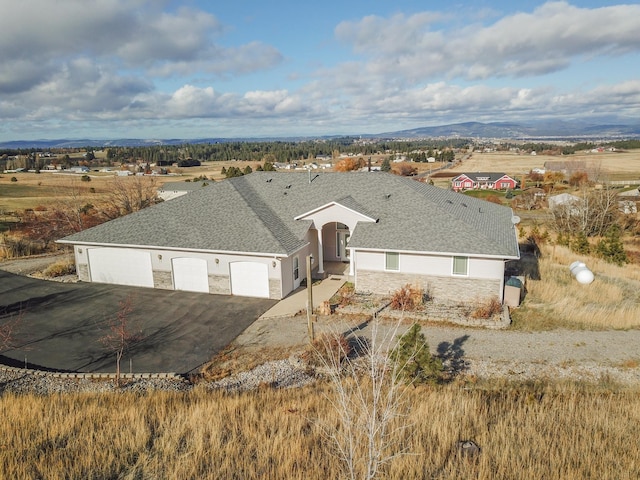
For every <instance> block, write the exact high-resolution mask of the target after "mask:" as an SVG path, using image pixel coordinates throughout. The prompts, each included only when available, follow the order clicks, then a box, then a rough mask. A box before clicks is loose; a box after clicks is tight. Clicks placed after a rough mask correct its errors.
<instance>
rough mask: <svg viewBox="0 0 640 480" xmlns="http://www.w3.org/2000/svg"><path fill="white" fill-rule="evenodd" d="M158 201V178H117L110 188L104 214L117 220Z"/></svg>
mask: <svg viewBox="0 0 640 480" xmlns="http://www.w3.org/2000/svg"><path fill="white" fill-rule="evenodd" d="M158 201H159V199H158V183H157V180H156V178H154V177H149V176H143V175H133V176H127V177H120V176H115V177H114V178H113V181H112V182H111V185H110V186H109V194H108V198H107V205H106V206H105V208H104V209H103V212H102V213H103V214H104V215H105V216H107V217H108V218H110V219H112V218H117V217H120V216H122V215H127V214H129V213H133V212H137V211H138V210H142V209H143V208H146V207H148V206H150V205H153V204H155V203H158Z"/></svg>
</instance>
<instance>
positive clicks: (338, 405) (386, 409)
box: [321, 318, 410, 479]
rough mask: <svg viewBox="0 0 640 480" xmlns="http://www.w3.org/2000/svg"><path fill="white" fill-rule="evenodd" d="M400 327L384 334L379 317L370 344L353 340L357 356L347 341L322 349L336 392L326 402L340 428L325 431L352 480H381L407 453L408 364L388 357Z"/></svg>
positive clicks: (329, 428) (396, 326)
mask: <svg viewBox="0 0 640 480" xmlns="http://www.w3.org/2000/svg"><path fill="white" fill-rule="evenodd" d="M400 323H401V321H399V322H398V323H397V324H396V325H395V326H394V327H392V328H390V329H389V330H387V332H386V333H383V332H382V330H381V329H380V324H379V321H378V320H377V318H374V319H373V320H371V339H370V340H365V339H362V338H356V339H353V342H354V344H355V345H354V347H355V348H354V349H355V352H356V355H353V354H351V353H350V348H349V347H347V346H346V345H349V343H347V342H344V341H343V342H333V343H332V345H331V346H330V345H328V344H325V345H324V349H325V353H324V354H323V355H321V356H322V358H323V363H324V364H325V367H326V371H327V375H328V377H329V381H330V384H331V385H332V387H333V388H332V391H333V395H329V396H328V397H327V398H328V401H329V402H330V403H331V405H332V406H333V408H334V410H335V412H336V413H337V415H338V419H339V422H338V425H331V426H325V433H326V435H327V437H328V438H329V439H330V440H331V441H332V442H333V444H334V445H335V447H336V451H337V454H338V456H339V457H340V459H341V460H342V463H343V466H344V469H345V474H346V477H347V478H350V479H356V478H358V479H360V478H361V479H373V478H377V477H379V476H382V475H383V474H384V473H385V470H386V467H387V465H388V464H389V463H390V462H391V461H392V460H393V459H394V458H396V457H398V456H400V455H404V454H406V453H408V451H407V447H406V446H404V445H402V444H401V443H400V442H401V438H402V437H403V435H402V433H403V432H404V431H405V430H406V429H408V428H409V427H410V424H409V421H408V410H409V405H408V403H407V402H406V401H405V399H404V392H405V391H406V388H407V387H406V385H405V384H403V383H402V382H401V380H402V378H403V377H402V372H403V369H404V367H405V366H406V362H405V364H404V365H401V364H400V362H397V361H394V360H393V359H392V357H391V355H390V354H389V352H390V351H392V350H393V348H394V345H395V343H396V342H397V340H396V337H397V335H396V334H397V332H398V328H399V326H400ZM323 338H325V339H326V338H327V337H326V336H325V337H323ZM329 338H335V336H333V337H329ZM325 341H326V340H325ZM336 347H337V348H336ZM327 351H328V352H330V353H329V354H327V353H326V352H327Z"/></svg>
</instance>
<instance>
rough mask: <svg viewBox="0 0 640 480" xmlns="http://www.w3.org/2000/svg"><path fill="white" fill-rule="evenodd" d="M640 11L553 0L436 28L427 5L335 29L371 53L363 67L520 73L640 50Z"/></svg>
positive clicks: (409, 73) (417, 74)
mask: <svg viewBox="0 0 640 480" xmlns="http://www.w3.org/2000/svg"><path fill="white" fill-rule="evenodd" d="M639 17H640V5H614V6H611V7H601V8H594V9H588V8H579V7H575V6H572V5H570V4H568V3H566V2H550V3H546V4H544V5H542V6H540V7H539V8H537V9H536V10H534V11H533V12H531V13H517V14H514V15H509V16H506V17H504V18H502V19H500V20H499V21H497V22H495V23H493V24H491V25H488V26H484V25H481V24H475V25H470V26H467V27H463V28H452V29H450V30H448V31H444V30H433V29H432V27H433V25H432V23H433V22H435V21H439V20H441V19H442V18H443V17H439V16H434V15H433V14H426V13H421V14H416V15H413V16H409V17H405V16H403V15H395V16H393V17H391V18H389V19H383V18H379V17H365V18H363V19H362V20H360V21H359V22H348V23H347V22H343V23H341V24H340V25H338V27H336V30H335V34H336V37H337V38H338V39H340V40H342V41H344V42H348V43H349V44H351V45H352V47H353V50H354V51H355V52H357V53H360V54H363V55H365V57H366V58H367V60H366V61H365V62H363V66H362V68H363V69H364V70H366V71H368V72H371V73H373V74H378V75H383V74H384V73H385V72H388V71H389V70H390V69H391V70H393V71H394V73H395V74H396V75H401V76H402V77H403V78H406V79H407V80H408V81H412V82H418V81H421V80H424V79H426V78H431V77H433V76H443V77H447V78H453V77H462V78H466V79H484V78H489V77H492V76H511V77H521V76H533V75H543V74H546V73H549V72H554V71H558V70H561V69H564V68H566V67H567V66H569V65H570V64H571V63H572V62H575V61H577V60H579V59H580V58H591V57H594V56H604V55H623V54H626V53H629V52H637V51H638V49H640V36H639V35H638V34H637V31H638V26H637V19H638V18H639Z"/></svg>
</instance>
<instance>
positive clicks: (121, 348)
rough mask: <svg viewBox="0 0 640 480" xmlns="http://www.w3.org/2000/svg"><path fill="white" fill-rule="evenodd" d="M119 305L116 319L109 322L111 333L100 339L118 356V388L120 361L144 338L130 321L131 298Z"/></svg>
mask: <svg viewBox="0 0 640 480" xmlns="http://www.w3.org/2000/svg"><path fill="white" fill-rule="evenodd" d="M118 305H119V309H118V312H117V313H116V315H115V317H113V318H111V319H110V320H108V322H107V325H108V328H109V332H108V333H107V334H105V335H104V336H103V337H101V338H100V342H101V343H102V344H103V345H104V346H105V347H107V348H108V349H109V350H110V351H111V352H113V353H115V354H116V386H120V361H121V360H122V357H123V355H124V353H125V351H127V350H128V349H129V348H130V347H131V346H132V345H133V344H135V343H137V342H139V341H140V340H142V338H143V337H142V332H141V330H139V329H137V328H136V327H135V325H132V322H131V319H130V314H131V313H132V312H133V300H132V298H131V296H128V297H127V298H125V299H124V300H122V301H120V302H118Z"/></svg>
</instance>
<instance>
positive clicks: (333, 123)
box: [0, 0, 640, 141]
mask: <svg viewBox="0 0 640 480" xmlns="http://www.w3.org/2000/svg"><path fill="white" fill-rule="evenodd" d="M639 19H640V5H638V4H621V3H616V2H611V1H605V0H573V1H571V2H564V1H560V2H557V1H552V2H547V3H544V2H542V1H530V0H519V1H512V0H477V1H460V2H456V1H455V0H453V1H452V2H441V1H428V0H415V1H413V0H395V1H390V0H348V1H345V0H340V1H335V0H323V1H322V2H313V5H312V6H311V3H310V2H304V1H301V0H291V1H288V0H271V1H263V0H261V1H251V0H235V1H234V0H232V1H225V2H221V1H220V2H219V1H204V0H203V1H198V0H191V1H188V0H183V1H170V0H167V1H163V0H20V1H13V2H10V1H9V0H0V23H1V25H2V28H0V66H1V69H0V118H1V119H2V120H1V122H0V141H6V140H33V139H55V138H74V139H77V138H92V139H107V138H186V139H188V138H198V137H249V136H258V137H260V136H272V135H275V136H289V135H327V134H357V133H379V132H386V131H395V130H400V129H405V128H416V127H421V126H432V125H441V124H446V123H456V122H465V121H507V120H527V121H528V120H531V119H549V118H557V119H562V120H580V119H585V118H590V119H593V118H597V119H602V120H603V121H614V120H615V121H623V122H626V123H629V122H631V123H636V124H637V123H638V119H640V24H639Z"/></svg>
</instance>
